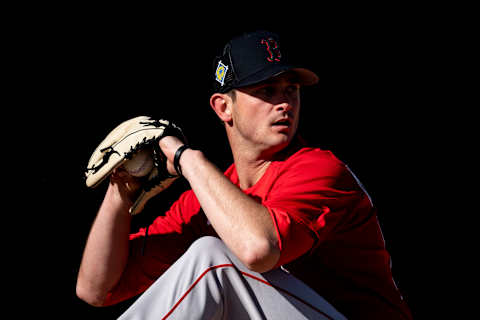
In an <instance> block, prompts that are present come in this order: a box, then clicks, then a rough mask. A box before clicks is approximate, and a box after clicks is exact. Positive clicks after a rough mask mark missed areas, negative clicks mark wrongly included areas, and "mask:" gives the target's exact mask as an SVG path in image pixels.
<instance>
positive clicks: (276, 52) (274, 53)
mask: <svg viewBox="0 0 480 320" xmlns="http://www.w3.org/2000/svg"><path fill="white" fill-rule="evenodd" d="M261 43H262V44H264V45H265V46H266V47H267V51H268V57H267V60H268V61H270V62H273V61H280V58H282V53H281V52H280V48H279V47H278V44H277V41H275V40H274V39H273V38H268V39H267V40H265V39H262V41H261Z"/></svg>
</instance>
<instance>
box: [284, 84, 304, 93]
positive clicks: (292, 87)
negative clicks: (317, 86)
mask: <svg viewBox="0 0 480 320" xmlns="http://www.w3.org/2000/svg"><path fill="white" fill-rule="evenodd" d="M299 89H300V85H298V84H292V85H289V86H288V87H287V88H286V89H285V92H286V93H287V94H289V95H290V94H294V93H297V92H298V90H299Z"/></svg>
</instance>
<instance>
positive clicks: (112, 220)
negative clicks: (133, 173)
mask: <svg viewBox="0 0 480 320" xmlns="http://www.w3.org/2000/svg"><path fill="white" fill-rule="evenodd" d="M117 187H118V186H117V185H112V184H110V185H109V188H108V190H107V193H106V195H105V199H104V201H103V203H102V205H101V206H100V209H99V211H98V214H97V217H96V219H95V221H94V223H93V226H92V228H91V231H90V234H89V236H88V240H87V244H86V246H85V250H84V254H83V257H82V262H81V265H80V270H79V273H78V279H77V295H78V296H79V297H80V298H81V299H83V300H85V301H86V302H88V303H90V304H92V305H102V303H103V301H104V299H105V297H106V294H107V293H108V291H109V290H111V289H112V288H113V286H114V285H115V284H116V283H117V282H118V280H119V279H120V277H121V275H122V272H123V270H124V268H125V265H126V262H127V258H128V234H129V232H130V221H131V216H130V214H129V212H128V208H129V202H128V201H125V199H122V198H121V197H120V196H119V193H118V189H117Z"/></svg>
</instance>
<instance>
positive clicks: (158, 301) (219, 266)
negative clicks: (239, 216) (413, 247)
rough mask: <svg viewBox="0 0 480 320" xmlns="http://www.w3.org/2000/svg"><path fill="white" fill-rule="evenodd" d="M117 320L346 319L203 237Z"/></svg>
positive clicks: (285, 279)
mask: <svg viewBox="0 0 480 320" xmlns="http://www.w3.org/2000/svg"><path fill="white" fill-rule="evenodd" d="M119 319H122V320H127V319H147V320H149V319H345V318H344V317H343V316H342V315H341V314H340V313H338V312H337V311H336V310H335V308H334V307H333V306H331V305H330V304H329V303H328V302H326V301H325V300H324V299H323V298H322V297H320V296H319V295H318V294H317V293H315V292H314V291H313V290H311V289H310V288H309V287H307V286H306V285H305V284H304V283H302V282H301V281H300V280H298V279H296V278H294V277H293V276H291V275H289V274H288V273H286V272H284V271H283V270H280V269H277V270H273V271H270V272H267V273H264V274H259V273H256V272H252V271H250V270H248V269H247V268H245V267H244V266H243V265H242V264H241V263H240V262H239V261H238V259H237V258H236V257H235V256H234V255H233V254H232V253H231V252H230V250H228V248H227V247H226V246H225V245H224V243H223V242H222V241H221V240H220V239H217V238H213V237H204V238H201V239H199V240H197V241H196V242H195V243H194V244H193V245H192V246H191V247H190V248H189V249H188V250H187V252H186V253H185V254H184V255H183V256H182V257H181V258H180V259H179V260H178V261H177V262H175V263H174V264H173V265H172V267H170V268H169V269H168V270H167V271H166V272H165V273H164V274H163V275H162V276H161V277H160V278H159V279H158V280H157V281H156V282H155V283H154V284H153V285H152V286H151V287H150V288H149V289H148V290H147V291H145V292H144V293H143V294H142V296H140V298H138V300H137V301H136V302H135V303H134V304H133V305H132V306H131V307H130V308H129V309H128V310H127V311H126V312H125V313H124V314H123V315H122V316H121V317H120V318H119Z"/></svg>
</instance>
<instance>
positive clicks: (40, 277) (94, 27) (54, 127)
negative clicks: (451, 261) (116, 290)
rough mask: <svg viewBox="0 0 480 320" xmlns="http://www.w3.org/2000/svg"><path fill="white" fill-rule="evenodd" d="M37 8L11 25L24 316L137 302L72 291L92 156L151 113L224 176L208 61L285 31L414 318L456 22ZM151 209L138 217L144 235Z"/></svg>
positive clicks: (88, 217)
mask: <svg viewBox="0 0 480 320" xmlns="http://www.w3.org/2000/svg"><path fill="white" fill-rule="evenodd" d="M173 8H175V7H173ZM38 9H39V10H40V9H41V10H40V11H39V12H41V14H37V8H29V10H26V11H18V12H17V13H16V14H17V15H18V17H19V19H13V20H15V21H12V23H11V24H10V27H9V30H11V31H12V32H11V35H12V37H11V39H9V40H11V45H9V46H8V52H9V53H10V54H11V59H10V60H9V67H10V68H11V69H12V71H13V72H12V74H11V76H10V77H9V80H10V81H9V83H8V87H7V89H8V90H9V91H10V92H9V93H10V94H11V96H12V97H13V99H12V100H11V102H10V104H9V106H10V107H11V109H12V110H13V111H14V112H15V113H17V114H18V118H17V119H22V121H20V123H22V124H23V125H24V126H22V129H21V130H19V131H21V132H22V133H23V134H24V135H25V137H24V139H25V141H28V142H29V147H28V151H26V150H25V148H19V147H18V146H17V147H15V148H14V149H13V150H17V152H22V153H24V154H28V157H25V162H26V163H22V167H23V169H22V172H24V173H25V174H26V176H27V177H28V179H29V183H28V184H27V187H25V183H21V184H22V186H19V188H22V189H21V190H25V191H22V192H21V195H20V198H21V199H20V200H14V201H16V206H15V207H16V208H17V209H16V211H17V212H18V214H17V216H16V217H20V220H19V221H15V222H14V223H12V224H11V225H12V226H13V227H12V228H9V229H11V230H13V235H12V236H9V243H11V244H12V245H11V246H10V247H11V248H13V250H12V253H11V254H10V253H9V255H8V256H9V261H11V266H12V267H13V269H15V271H16V272H18V273H20V276H15V277H14V280H15V281H14V290H15V291H14V292H15V294H16V296H17V297H19V298H20V299H25V300H26V301H27V302H26V303H25V306H28V307H25V308H20V309H19V310H18V311H19V313H20V314H19V315H20V316H21V315H22V314H26V313H30V312H31V311H32V309H33V310H34V313H35V314H38V315H48V314H50V315H52V314H56V315H60V316H61V315H64V317H65V318H68V319H77V318H78V319H81V318H85V317H90V318H102V319H114V318H116V317H117V316H118V315H119V314H121V312H122V311H123V310H125V308H126V307H128V305H129V304H130V303H131V301H127V302H126V303H123V304H120V305H119V306H115V307H109V308H100V309H99V308H94V307H90V306H88V305H86V304H85V303H83V302H82V301H80V300H79V299H78V298H76V296H75V282H76V274H77V272H78V266H79V263H80V259H81V254H82V250H83V246H84V244H85V241H86V237H87V235H88V231H89V228H90V225H91V223H92V222H93V219H94V217H95V213H96V210H97V208H98V206H99V204H100V201H101V199H102V197H103V192H104V191H105V188H106V186H105V185H102V186H100V187H99V188H98V189H95V190H88V189H87V188H86V187H85V185H84V180H83V170H84V169H85V167H86V164H87V162H88V158H89V157H90V154H91V153H92V152H93V150H94V149H95V147H96V146H97V145H98V143H100V141H101V140H102V139H103V137H104V136H105V135H106V134H107V133H108V132H109V131H110V130H111V129H113V128H114V127H115V126H116V125H118V124H119V123H120V122H122V121H124V120H126V119H128V118H131V117H134V116H137V115H152V116H154V117H161V118H162V117H163V118H169V119H172V120H174V121H175V122H177V123H178V124H179V125H180V126H181V127H182V128H184V131H185V133H186V135H187V137H188V138H189V140H190V142H191V144H193V145H195V146H196V147H197V148H200V149H202V150H203V151H204V152H205V154H206V155H207V156H208V157H209V158H210V159H211V160H212V161H213V162H214V163H216V164H217V165H218V166H219V167H220V168H221V169H225V168H226V167H227V166H228V165H229V164H230V163H231V155H230V153H229V149H228V147H227V146H226V142H227V141H226V137H225V134H224V131H223V128H222V126H221V125H220V124H219V122H218V121H217V120H216V117H215V115H214V113H213V111H211V109H210V107H209V103H208V99H209V96H210V85H211V75H212V60H213V58H214V57H215V55H216V54H218V53H219V51H220V50H221V49H222V47H223V45H224V43H225V42H226V41H227V40H228V39H229V38H230V37H231V36H233V35H236V34H238V33H241V32H243V31H251V30H255V29H268V30H272V31H275V32H277V33H279V34H280V36H281V38H282V46H283V47H282V51H283V52H285V53H286V52H288V53H289V54H290V55H291V56H292V57H293V58H294V59H296V60H300V61H301V63H302V64H303V65H305V66H307V67H309V68H310V69H312V70H313V71H315V72H316V73H317V74H318V75H319V76H320V83H319V84H318V85H316V86H314V87H311V88H306V89H305V90H304V91H303V96H302V99H303V100H302V118H301V133H302V135H303V136H304V137H305V138H306V139H307V140H309V141H310V142H311V143H313V144H315V145H318V146H320V147H322V148H326V149H330V150H332V151H333V152H334V153H335V154H336V155H337V156H338V157H339V158H340V159H341V160H343V161H344V162H346V163H347V164H348V165H349V167H350V168H351V169H352V170H353V171H354V172H355V173H356V175H357V176H358V177H359V179H360V180H361V181H362V183H363V184H364V186H365V187H366V189H367V190H368V191H369V193H370V195H371V196H372V198H373V201H374V204H375V205H376V206H377V207H378V209H379V220H380V223H381V226H382V229H383V232H384V236H385V240H386V243H387V247H388V249H389V250H390V252H391V254H392V260H393V273H394V276H395V279H396V281H397V284H398V286H399V288H400V290H401V291H402V293H403V294H404V297H405V299H406V300H407V302H408V303H409V305H410V307H411V309H412V312H413V314H414V315H419V314H421V310H422V307H423V306H424V301H423V299H424V297H425V295H424V292H425V291H424V290H426V289H425V287H427V284H426V282H428V281H427V280H426V279H427V278H428V277H429V276H430V274H429V272H430V269H429V268H428V267H427V266H428V261H429V260H430V259H431V257H430V256H431V255H433V251H432V250H434V249H432V247H431V246H430V245H431V241H432V239H431V238H432V236H430V231H429V230H428V228H432V229H433V227H432V226H429V227H426V221H427V220H428V219H429V217H430V216H431V215H432V214H436V210H437V207H436V206H435V205H434V203H435V202H436V199H435V198H434V191H433V190H434V188H435V187H436V186H435V184H436V181H435V180H434V178H435V176H436V173H437V169H438V168H437V167H436V165H435V158H436V157H437V155H438V153H437V152H438V151H437V150H438V147H439V145H440V141H439V139H440V138H439V136H438V135H437V131H438V126H439V125H438V121H434V119H435V118H437V119H438V118H439V117H440V113H441V111H440V109H441V108H440V107H439V106H441V105H442V104H445V103H447V102H446V101H447V100H448V99H449V96H448V93H447V92H445V91H444V87H442V86H441V85H440V84H441V83H442V82H443V79H444V75H443V72H444V71H445V68H443V69H439V68H438V65H439V64H441V63H442V60H443V59H444V57H445V55H444V52H445V51H444V49H445V48H444V44H443V43H442V41H439V39H440V38H441V37H442V36H443V34H444V31H445V27H444V24H445V23H447V24H448V21H445V20H442V21H439V20H436V19H432V16H434V14H433V13H432V11H431V10H421V11H417V10H414V9H415V8H413V9H412V8H393V7H392V8H386V7H385V8H378V7H377V8H340V9H339V10H334V11H331V10H327V9H325V8H322V7H312V8H308V7H298V8H291V9H288V8H280V9H279V8H276V10H275V11H274V10H264V11H257V10H256V9H255V10H254V9H252V10H250V11H248V10H247V11H246V12H245V13H238V12H237V15H235V16H234V15H232V9H226V8H224V7H222V6H221V5H220V6H218V7H216V8H198V10H203V11H201V12H204V13H203V14H200V13H198V14H194V13H192V12H193V11H195V10H194V9H193V8H190V13H189V14H187V13H186V12H184V9H178V8H177V9H169V10H168V11H166V10H165V9H163V10H158V9H156V10H153V9H151V10H150V8H135V10H133V9H132V10H130V9H131V8H128V7H122V8H102V9H101V10H99V9H98V8H94V7H91V8H90V7H89V8H86V7H76V8H75V7H73V6H72V7H68V8H51V10H50V9H49V8H38ZM54 9H55V10H60V13H59V11H55V10H54ZM347 9H348V10H347ZM23 15H25V16H23ZM15 123H18V120H17V121H16V122H15ZM24 127H28V129H24ZM32 156H34V157H35V158H36V159H35V161H32V160H31V159H32ZM22 181H23V180H22ZM185 188H188V185H187V183H186V182H184V181H179V182H177V183H176V184H175V185H174V186H173V187H172V188H171V189H170V190H168V191H166V193H165V194H164V195H163V196H164V198H165V199H170V200H174V199H175V197H176V196H177V195H178V194H179V193H180V192H181V191H182V190H184V189H185ZM17 190H18V189H17ZM150 207H151V208H157V209H156V210H162V209H163V208H164V207H166V205H165V204H164V203H158V202H157V201H153V202H152V204H151V205H150ZM156 212H158V211H156ZM154 214H155V213H152V212H150V211H149V212H145V213H143V214H142V215H140V216H138V217H136V218H135V226H139V225H142V224H145V223H147V222H148V221H150V220H151V219H153V217H154ZM19 240H23V241H19ZM9 252H10V251H9ZM20 318H21V317H20Z"/></svg>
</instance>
